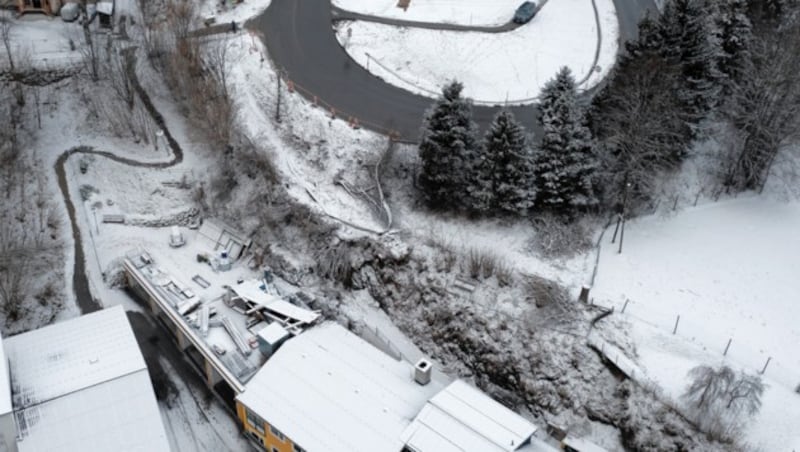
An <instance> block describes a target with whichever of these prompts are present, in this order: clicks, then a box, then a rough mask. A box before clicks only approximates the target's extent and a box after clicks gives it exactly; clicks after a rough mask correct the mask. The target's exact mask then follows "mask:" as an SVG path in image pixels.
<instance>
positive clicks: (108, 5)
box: [97, 0, 114, 16]
mask: <svg viewBox="0 0 800 452" xmlns="http://www.w3.org/2000/svg"><path fill="white" fill-rule="evenodd" d="M97 12H98V13H101V14H105V15H107V16H110V15H112V14H114V1H113V0H100V1H98V2H97Z"/></svg>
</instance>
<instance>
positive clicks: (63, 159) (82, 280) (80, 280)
mask: <svg viewBox="0 0 800 452" xmlns="http://www.w3.org/2000/svg"><path fill="white" fill-rule="evenodd" d="M126 57H127V58H131V59H132V60H133V61H132V62H131V63H132V64H133V66H134V67H135V66H136V61H135V58H136V57H135V55H134V54H133V52H127V53H126ZM132 73H133V76H132V78H131V81H132V84H133V88H134V90H135V91H136V94H137V95H138V96H139V99H141V101H142V104H143V105H144V107H145V109H146V110H147V112H148V113H149V114H150V116H151V117H152V118H153V121H154V122H155V123H156V125H157V126H158V127H159V128H160V129H161V130H162V131H163V132H164V137H166V140H167V143H168V144H169V147H170V149H171V150H172V158H171V159H170V160H168V161H164V162H140V161H137V160H134V159H130V158H126V157H120V156H118V155H115V154H113V153H111V152H108V151H98V150H96V149H93V148H91V147H88V146H76V147H73V148H70V149H68V150H66V151H65V152H64V153H63V154H61V155H60V156H59V157H58V159H57V160H56V163H55V172H56V178H57V180H58V187H59V189H60V190H61V196H62V197H63V198H64V205H65V206H66V208H67V216H69V222H70V225H71V227H72V238H73V242H74V246H75V262H74V271H73V273H72V287H73V290H74V292H75V300H76V301H77V303H78V307H79V308H80V310H81V314H88V313H90V312H95V311H98V310H100V309H102V306H101V304H100V303H99V302H98V301H97V300H95V299H94V298H93V297H92V292H91V290H90V287H89V278H88V276H87V275H86V256H85V254H84V252H83V246H82V244H83V242H82V236H81V231H80V229H79V228H78V220H77V217H76V215H75V211H76V209H75V204H74V203H73V202H72V199H71V198H70V196H69V183H68V180H67V171H66V163H67V160H68V159H69V158H70V157H72V156H73V155H76V154H80V155H93V156H98V157H103V158H106V159H109V160H112V161H115V162H117V163H122V164H124V165H129V166H134V167H138V168H152V169H163V168H169V167H171V166H174V165H177V164H179V163H181V162H182V161H183V149H181V146H180V144H178V142H177V141H176V140H175V138H174V137H173V136H172V134H171V133H170V131H169V129H168V128H167V124H166V121H165V120H164V116H163V115H162V114H161V113H159V111H158V110H157V109H156V107H155V105H153V101H152V100H151V99H150V96H149V95H148V94H147V91H145V89H144V88H143V87H142V85H141V83H140V82H139V78H138V76H137V75H136V71H135V70H134V71H132Z"/></svg>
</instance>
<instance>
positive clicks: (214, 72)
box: [203, 39, 232, 99]
mask: <svg viewBox="0 0 800 452" xmlns="http://www.w3.org/2000/svg"><path fill="white" fill-rule="evenodd" d="M230 47H231V43H230V41H228V40H227V39H221V40H217V41H211V42H209V43H208V44H207V45H206V49H205V55H204V58H203V59H204V61H205V66H206V70H207V71H208V72H209V73H210V74H211V76H212V77H214V79H215V80H216V82H217V84H218V85H219V86H220V89H221V90H222V94H223V96H225V98H226V99H229V98H230V92H229V80H228V79H229V77H230V72H231V63H232V62H231V61H230Z"/></svg>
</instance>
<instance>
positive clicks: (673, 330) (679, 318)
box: [672, 314, 681, 334]
mask: <svg viewBox="0 0 800 452" xmlns="http://www.w3.org/2000/svg"><path fill="white" fill-rule="evenodd" d="M680 321H681V316H680V314H679V315H678V318H676V319H675V328H673V329H672V334H675V333H677V332H678V322H680Z"/></svg>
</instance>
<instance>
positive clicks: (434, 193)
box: [419, 81, 478, 208]
mask: <svg viewBox="0 0 800 452" xmlns="http://www.w3.org/2000/svg"><path fill="white" fill-rule="evenodd" d="M462 89H463V85H462V84H461V83H459V82H455V81H454V82H452V83H450V84H449V85H447V86H445V87H444V88H443V90H442V96H441V97H439V99H438V100H437V101H436V103H435V104H434V105H433V106H432V107H431V109H430V110H428V112H427V113H426V114H425V120H424V123H423V131H422V139H421V141H420V145H419V155H420V158H421V159H422V171H421V173H420V176H419V183H420V185H421V187H422V190H423V192H424V194H425V198H426V200H427V201H428V203H429V204H430V205H431V206H433V207H442V206H447V205H449V206H455V207H459V208H463V207H465V206H466V205H467V203H468V198H467V194H466V193H465V187H466V186H467V182H466V180H465V179H466V177H467V174H468V172H469V171H470V170H471V169H472V167H473V166H474V164H473V163H472V162H471V161H469V160H470V159H474V158H475V155H476V154H477V152H478V151H477V143H476V142H477V139H476V128H477V127H476V125H475V123H473V122H472V108H471V104H470V102H469V101H468V100H467V99H465V98H463V97H461V91H462Z"/></svg>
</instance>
